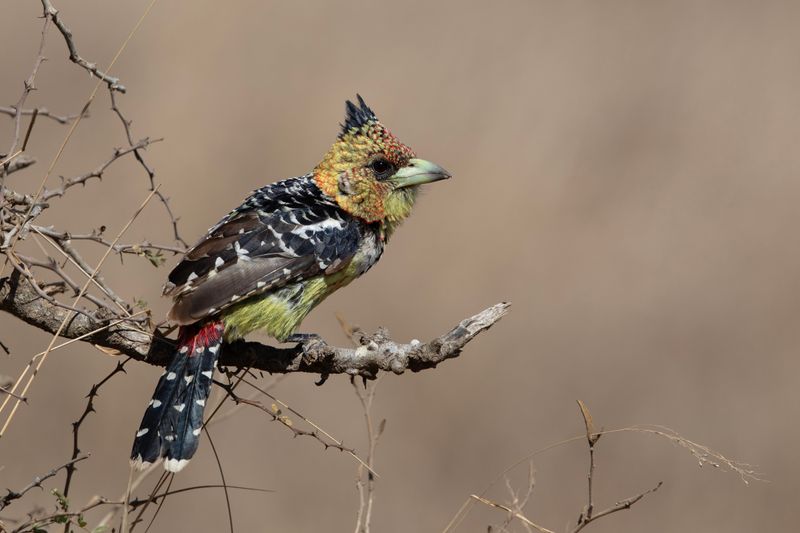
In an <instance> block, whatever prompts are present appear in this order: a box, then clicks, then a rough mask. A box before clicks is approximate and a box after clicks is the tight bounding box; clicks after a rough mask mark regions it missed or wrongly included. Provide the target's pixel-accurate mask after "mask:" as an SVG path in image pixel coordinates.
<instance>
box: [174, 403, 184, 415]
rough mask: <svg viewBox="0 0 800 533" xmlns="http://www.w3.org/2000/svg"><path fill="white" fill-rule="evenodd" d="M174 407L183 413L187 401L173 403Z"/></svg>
mask: <svg viewBox="0 0 800 533" xmlns="http://www.w3.org/2000/svg"><path fill="white" fill-rule="evenodd" d="M172 407H173V409H175V410H176V411H178V412H179V413H182V412H183V409H184V408H185V407H186V404H185V403H179V404H178V405H173V406H172Z"/></svg>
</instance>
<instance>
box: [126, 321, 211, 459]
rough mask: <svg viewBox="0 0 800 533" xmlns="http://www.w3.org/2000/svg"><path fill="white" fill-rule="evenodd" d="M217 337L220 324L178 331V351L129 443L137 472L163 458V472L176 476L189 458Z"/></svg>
mask: <svg viewBox="0 0 800 533" xmlns="http://www.w3.org/2000/svg"><path fill="white" fill-rule="evenodd" d="M222 333H223V326H222V322H213V321H212V322H205V323H203V324H199V325H198V324H192V325H190V326H182V327H181V329H180V334H179V336H178V351H177V352H176V353H175V356H174V357H173V359H172V362H171V363H170V365H169V367H168V368H167V370H166V371H165V372H164V374H162V376H161V379H159V380H158V385H156V391H155V392H154V393H153V399H152V400H150V404H149V405H148V407H147V410H146V411H145V413H144V416H143V417H142V423H141V425H140V426H139V431H137V432H136V438H135V439H134V441H133V449H132V450H131V462H132V463H133V464H134V465H135V466H136V467H137V468H140V469H144V468H147V467H148V466H150V464H152V463H156V462H158V461H160V460H161V458H164V468H166V469H167V470H169V471H170V472H178V471H180V470H181V469H182V468H183V467H184V466H186V463H188V462H189V459H191V458H192V456H193V455H194V452H195V451H196V450H197V445H198V443H199V442H200V431H201V430H202V427H203V411H204V409H205V406H206V400H207V399H208V395H209V394H210V392H211V380H212V378H213V375H214V369H215V368H216V363H217V358H218V357H219V350H220V345H221V344H222Z"/></svg>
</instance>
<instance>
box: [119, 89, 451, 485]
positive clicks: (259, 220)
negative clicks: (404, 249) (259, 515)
mask: <svg viewBox="0 0 800 533" xmlns="http://www.w3.org/2000/svg"><path fill="white" fill-rule="evenodd" d="M449 177H450V174H449V173H448V172H447V171H446V170H445V169H443V168H442V167H440V166H439V165H437V164H435V163H432V162H430V161H427V160H425V159H420V158H417V156H416V154H415V153H414V152H413V151H412V150H411V148H409V147H408V146H407V145H405V144H403V143H402V142H400V140H398V138H397V137H396V136H395V135H393V134H392V133H391V132H390V131H389V130H388V129H387V128H386V126H384V125H383V123H381V122H380V121H379V120H378V118H377V117H376V116H375V113H374V112H373V111H372V109H370V108H369V106H367V104H366V103H365V102H364V99H363V98H362V97H361V95H357V103H353V102H352V101H350V100H347V101H346V102H345V119H344V122H343V123H341V124H340V131H339V133H338V135H337V137H336V141H335V142H334V143H333V145H332V146H331V148H330V149H329V150H328V151H327V152H326V153H325V155H324V157H323V158H322V160H321V162H320V163H319V164H317V165H316V166H315V167H314V169H313V170H312V171H311V172H310V173H308V174H305V175H302V176H298V177H294V178H289V179H285V180H282V181H277V182H274V183H272V184H270V185H267V186H265V187H262V188H260V189H256V190H255V191H253V192H252V193H251V194H250V196H248V197H247V198H246V199H245V200H244V202H243V203H242V204H241V205H240V206H239V207H237V208H235V209H234V210H232V211H230V212H229V213H228V214H227V215H226V216H225V217H223V218H222V220H220V221H219V222H218V223H217V224H215V225H214V226H212V227H211V228H210V229H209V230H208V232H207V233H206V234H205V235H204V236H203V237H202V238H201V239H200V240H199V241H198V242H197V244H195V245H194V246H193V247H191V248H190V249H189V250H188V251H187V252H186V253H185V255H184V257H183V259H182V260H181V261H180V263H178V265H177V266H176V267H175V268H174V269H173V270H172V271H171V272H170V274H169V276H168V281H167V282H166V284H165V285H164V291H163V292H164V295H165V296H169V297H172V299H173V305H172V307H171V309H170V310H169V312H168V314H167V317H168V319H169V320H170V321H171V322H173V323H174V324H177V325H178V326H179V330H178V337H177V342H176V345H175V352H174V355H173V358H172V360H171V362H170V364H169V365H168V366H167V368H166V370H165V371H164V373H163V374H162V375H161V377H160V379H159V381H158V384H157V385H156V389H155V392H154V393H153V397H152V399H151V400H150V403H149V404H148V406H147V408H146V409H145V413H144V416H143V417H142V422H141V424H140V426H139V429H138V431H137V432H136V436H135V439H134V442H133V447H132V450H131V463H132V464H133V466H134V467H136V468H138V469H140V470H143V469H146V468H148V467H149V466H150V465H152V464H154V463H157V462H159V461H161V460H162V459H163V460H164V468H165V469H166V470H167V471H170V472H179V471H180V470H182V469H183V468H184V467H185V466H186V465H187V463H188V462H189V460H190V459H191V458H192V456H193V455H194V454H195V452H196V451H197V448H198V445H199V442H200V433H201V431H202V426H203V411H204V409H205V404H206V400H207V399H208V396H209V394H210V391H211V385H212V380H213V377H214V371H215V369H216V364H217V360H218V359H219V357H220V353H221V351H222V348H223V346H224V345H225V344H227V343H230V342H233V341H235V340H238V339H241V338H243V337H245V336H246V335H247V334H249V333H251V332H254V331H262V332H266V333H267V334H268V335H269V336H271V337H273V338H274V339H276V340H277V341H278V342H302V341H303V340H307V339H308V337H309V334H302V333H296V332H295V329H296V328H297V326H298V325H299V324H300V323H301V322H302V321H303V319H304V318H305V317H306V315H308V313H309V312H310V311H311V310H312V309H313V308H314V307H315V306H316V305H318V304H319V303H320V302H321V301H323V300H324V299H325V298H326V297H327V296H329V295H330V294H332V293H333V292H334V291H336V290H338V289H340V288H342V287H344V286H346V285H348V284H349V283H350V282H352V281H353V280H354V279H356V278H358V277H359V276H361V275H362V274H364V273H365V272H367V271H368V270H369V269H370V268H371V267H372V266H373V265H374V264H375V263H376V262H377V261H378V260H379V259H380V257H381V255H382V254H383V250H384V247H385V245H386V243H387V242H388V241H389V239H390V238H391V237H392V235H393V234H394V232H395V230H396V229H397V227H398V226H399V225H400V224H401V223H402V222H403V221H404V220H405V219H406V218H407V217H408V216H409V215H410V213H411V211H412V208H413V207H414V204H415V201H416V199H417V197H418V193H419V190H420V187H421V186H422V185H424V184H427V183H432V182H435V181H439V180H444V179H447V178H449ZM310 335H312V336H313V334H310Z"/></svg>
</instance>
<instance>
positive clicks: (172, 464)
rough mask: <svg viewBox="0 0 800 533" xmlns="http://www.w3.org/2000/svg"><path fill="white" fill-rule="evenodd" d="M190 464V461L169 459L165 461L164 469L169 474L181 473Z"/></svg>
mask: <svg viewBox="0 0 800 533" xmlns="http://www.w3.org/2000/svg"><path fill="white" fill-rule="evenodd" d="M188 464H189V460H188V459H167V460H166V461H164V469H165V470H167V471H168V472H180V471H181V470H183V468H184V467H185V466H186V465H188Z"/></svg>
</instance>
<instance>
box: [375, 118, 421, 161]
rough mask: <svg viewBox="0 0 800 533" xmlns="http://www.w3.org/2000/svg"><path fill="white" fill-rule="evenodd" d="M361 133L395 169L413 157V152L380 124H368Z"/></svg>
mask: <svg viewBox="0 0 800 533" xmlns="http://www.w3.org/2000/svg"><path fill="white" fill-rule="evenodd" d="M362 133H363V134H364V135H365V136H367V137H369V138H370V139H372V141H373V142H374V144H375V147H376V148H377V149H379V150H380V152H382V153H383V155H385V156H386V159H388V160H389V161H391V162H392V163H394V165H395V166H397V167H402V166H404V165H405V164H406V163H407V162H408V160H409V159H411V158H413V157H414V151H413V150H411V148H409V147H408V146H406V145H405V144H403V143H401V142H400V140H399V139H398V138H397V137H395V136H394V135H393V134H392V132H390V131H389V130H388V129H387V128H386V126H384V125H383V124H381V123H380V122H370V123H369V124H367V125H366V126H365V127H364V128H363V130H362Z"/></svg>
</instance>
